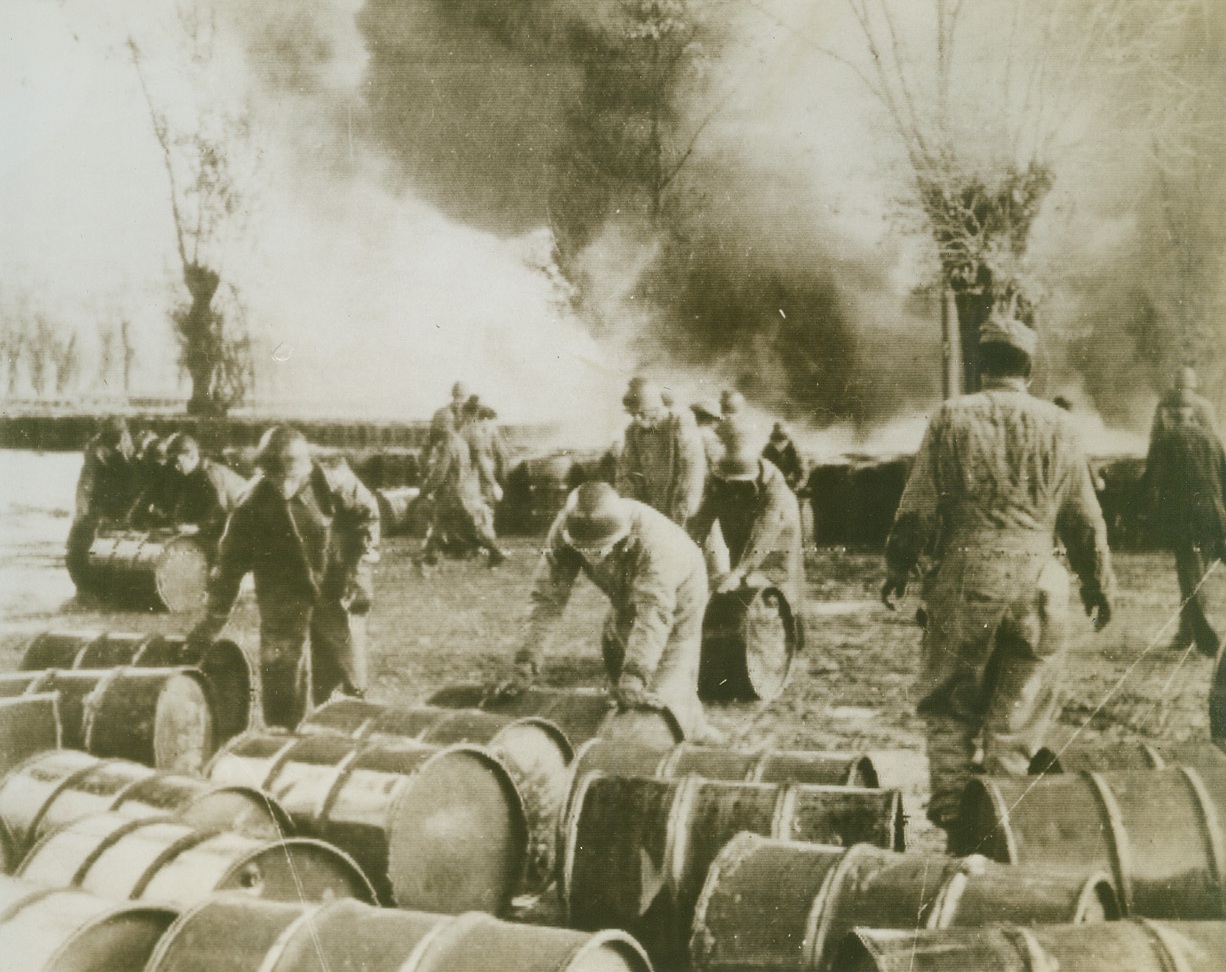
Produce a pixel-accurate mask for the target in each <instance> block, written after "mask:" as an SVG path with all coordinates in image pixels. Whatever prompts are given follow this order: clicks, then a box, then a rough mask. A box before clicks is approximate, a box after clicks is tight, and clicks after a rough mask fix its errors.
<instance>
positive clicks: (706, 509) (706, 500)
mask: <svg viewBox="0 0 1226 972" xmlns="http://www.w3.org/2000/svg"><path fill="white" fill-rule="evenodd" d="M714 526H715V500H714V497H713V496H712V495H711V490H710V488H709V487H708V488H707V489H706V490H705V491H704V493H703V497H702V502H701V503H700V504H699V505H698V509H697V510H696V511H695V512H694V515H693V516H691V517H690V518H689V519H688V520H686V523H685V529H686V532H687V533H688V534H689V535H690V539H691V540H693V541H694V542H695V543H696V544H698V546H700V547H701V546H702V545H703V544H704V543H706V542H707V537H709V536H710V535H711V528H712V527H714Z"/></svg>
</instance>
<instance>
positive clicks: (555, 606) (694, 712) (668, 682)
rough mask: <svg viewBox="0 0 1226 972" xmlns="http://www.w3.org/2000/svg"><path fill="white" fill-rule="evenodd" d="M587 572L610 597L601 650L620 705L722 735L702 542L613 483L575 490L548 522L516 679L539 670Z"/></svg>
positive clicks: (690, 732)
mask: <svg viewBox="0 0 1226 972" xmlns="http://www.w3.org/2000/svg"><path fill="white" fill-rule="evenodd" d="M580 573H583V574H586V575H587V577H588V579H589V580H591V581H592V583H593V584H595V585H596V586H597V587H598V588H600V590H601V591H602V592H604V594H605V595H606V596H607V597H608V598H609V601H610V605H611V609H610V611H609V614H608V616H607V618H606V619H605V624H604V630H603V633H602V636H601V650H602V653H603V656H604V663H605V671H606V672H607V674H608V677H609V682H610V685H611V686H612V691H613V695H614V696H615V697H616V699H617V700H618V702H619V704H620V705H621V706H622V707H623V708H627V709H635V708H654V709H667V710H668V711H669V712H671V713H672V715H673V717H674V718H675V720H676V722H677V724H678V726H679V727H680V729H681V731H682V732H683V733H684V734H685V736H686V737H687V738H691V739H697V740H700V741H706V742H713V743H718V742H721V741H722V735H721V734H720V733H719V732H718V731H717V730H715V729H714V728H713V727H711V726H709V725H708V724H707V721H706V718H705V716H704V714H703V709H702V703H701V702H700V701H699V700H698V663H699V660H700V657H701V654H702V619H703V613H704V612H705V611H706V607H707V571H706V565H705V564H704V563H703V558H702V551H700V550H699V549H698V547H697V546H696V545H695V544H694V541H693V540H691V539H690V537H689V535H688V534H687V533H686V532H685V531H684V530H683V529H682V528H681V527H679V526H678V525H677V524H676V523H674V522H672V521H671V520H669V519H668V518H667V517H665V516H664V515H663V514H661V513H659V512H657V511H656V510H654V509H652V508H651V507H649V506H647V505H646V504H644V503H640V502H638V501H636V500H631V499H625V498H623V497H621V496H618V495H617V492H616V491H615V490H614V489H613V487H612V486H610V485H608V484H607V483H600V482H592V483H585V484H584V485H582V486H580V487H579V488H578V489H576V490H575V491H574V492H572V493H571V494H570V497H569V498H568V500H567V503H566V507H565V508H564V509H563V510H562V512H561V513H560V514H558V517H557V519H556V520H555V521H554V523H553V526H552V527H551V528H550V530H549V535H548V538H547V539H546V541H545V550H544V553H543V554H542V556H541V560H540V562H539V564H538V566H537V570H536V576H535V578H534V581H533V585H532V594H531V611H530V614H529V618H528V623H527V625H526V628H525V634H524V637H523V639H522V641H521V644H520V646H519V649H518V651H517V652H516V655H515V665H516V670H517V681H519V682H520V683H521V684H522V683H528V682H531V680H532V679H533V678H535V677H536V675H537V674H538V673H539V671H540V660H541V658H542V656H543V654H544V652H545V649H546V648H547V646H548V644H549V642H550V639H551V637H552V634H553V632H554V630H555V629H556V628H557V626H558V622H559V621H560V619H561V617H562V614H563V612H564V611H565V609H566V605H567V603H568V602H569V600H570V596H571V591H572V590H573V588H574V584H575V581H576V579H577V578H578V576H579V574H580Z"/></svg>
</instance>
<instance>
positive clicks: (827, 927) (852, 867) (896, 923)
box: [690, 833, 1119, 972]
mask: <svg viewBox="0 0 1226 972" xmlns="http://www.w3.org/2000/svg"><path fill="white" fill-rule="evenodd" d="M1118 917H1119V905H1118V902H1117V901H1116V897H1115V891H1114V890H1113V888H1112V886H1111V882H1110V880H1109V878H1108V877H1107V875H1106V874H1104V873H1100V874H1097V875H1089V876H1086V875H1078V874H1064V873H1052V872H1050V871H1048V870H1047V869H1038V870H1036V869H1035V868H1028V867H1011V866H1009V865H1005V864H996V863H992V862H989V861H987V860H985V859H984V858H982V857H976V858H967V859H965V860H957V859H954V858H949V857H943V856H938V855H934V854H915V853H908V854H899V853H897V852H895V851H890V850H884V849H882V848H879V847H873V846H871V845H869V844H857V845H856V846H854V847H851V848H845V847H827V846H822V845H820V844H806V843H798V842H795V841H784V840H772V839H769V838H765V837H760V836H758V835H756V834H749V833H743V834H740V835H738V836H737V837H735V838H733V839H732V840H731V841H730V842H729V843H728V844H727V845H725V847H724V849H723V850H722V851H721V852H720V854H719V856H718V857H717V858H716V859H715V861H714V863H712V865H711V867H710V869H709V870H708V872H707V880H706V884H705V885H704V887H703V890H702V893H701V894H700V895H699V898H698V904H697V906H696V907H695V910H694V924H693V934H692V937H691V939H690V960H691V963H692V966H693V968H695V969H697V970H701V972H717V970H718V972H739V970H742V969H755V970H759V972H772V970H773V972H785V970H789V972H790V970H801V969H804V970H810V972H836V969H837V966H835V965H834V959H835V955H836V950H837V948H838V946H839V945H840V943H841V942H842V941H843V939H844V938H845V936H846V935H847V933H848V932H850V931H851V930H852V929H853V928H856V927H858V926H862V927H866V928H901V929H941V928H950V927H955V926H973V927H978V926H981V925H986V924H991V923H993V922H1000V921H1007V922H1011V923H1014V924H1026V925H1034V924H1060V923H1066V922H1069V923H1072V922H1077V923H1080V922H1086V921H1106V920H1114V919H1116V918H1118Z"/></svg>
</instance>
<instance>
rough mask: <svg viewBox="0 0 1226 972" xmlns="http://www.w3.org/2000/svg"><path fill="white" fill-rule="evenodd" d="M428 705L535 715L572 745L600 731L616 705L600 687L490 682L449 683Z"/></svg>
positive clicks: (593, 736)
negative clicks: (507, 687)
mask: <svg viewBox="0 0 1226 972" xmlns="http://www.w3.org/2000/svg"><path fill="white" fill-rule="evenodd" d="M427 704H428V705H437V706H443V707H446V708H449V709H473V708H476V709H484V710H486V711H487V712H497V713H499V714H501V715H510V716H538V717H540V718H542V719H547V720H549V721H550V722H552V723H553V724H554V725H555V726H557V727H558V728H559V729H561V730H562V732H564V733H565V734H566V738H567V739H568V740H569V741H570V745H571V748H572V749H576V750H577V749H578V748H579V746H581V745H582V744H583V743H585V742H587V741H588V740H589V739H594V738H596V736H599V735H600V734H601V730H602V729H604V728H605V726H606V724H607V723H608V722H609V719H610V716H612V715H613V714H614V713H615V711H616V707H615V705H614V702H613V700H612V699H611V698H610V697H609V694H608V693H607V692H605V691H603V690H602V689H596V688H574V689H560V688H549V687H546V686H537V685H533V686H531V687H530V688H527V689H523V690H522V691H503V690H500V689H499V687H497V686H490V685H473V684H468V685H452V686H448V687H447V688H444V689H440V690H439V691H438V692H435V693H434V695H432V696H430V698H429V699H427Z"/></svg>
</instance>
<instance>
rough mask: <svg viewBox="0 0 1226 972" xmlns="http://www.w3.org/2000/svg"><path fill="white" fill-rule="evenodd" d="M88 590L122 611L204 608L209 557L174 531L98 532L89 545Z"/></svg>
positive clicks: (191, 539) (189, 537)
mask: <svg viewBox="0 0 1226 972" xmlns="http://www.w3.org/2000/svg"><path fill="white" fill-rule="evenodd" d="M87 570H88V573H89V585H88V586H89V588H90V590H91V591H93V592H94V593H96V594H97V595H98V596H99V597H101V598H103V599H106V600H110V601H113V602H114V603H117V604H122V605H124V606H126V607H135V608H154V609H160V610H166V611H170V612H171V613H174V614H181V613H184V612H188V611H198V610H200V609H202V608H203V607H204V603H205V596H206V593H207V585H208V578H209V563H208V555H207V554H206V553H205V550H204V548H203V547H202V546H200V544H199V543H198V542H197V540H196V539H195V537H194V536H192V535H189V534H185V533H181V532H179V531H176V530H152V531H142V530H101V529H100V530H99V531H98V532H97V533H96V534H95V535H94V539H93V542H92V543H91V544H90V547H89V554H88V568H87Z"/></svg>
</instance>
